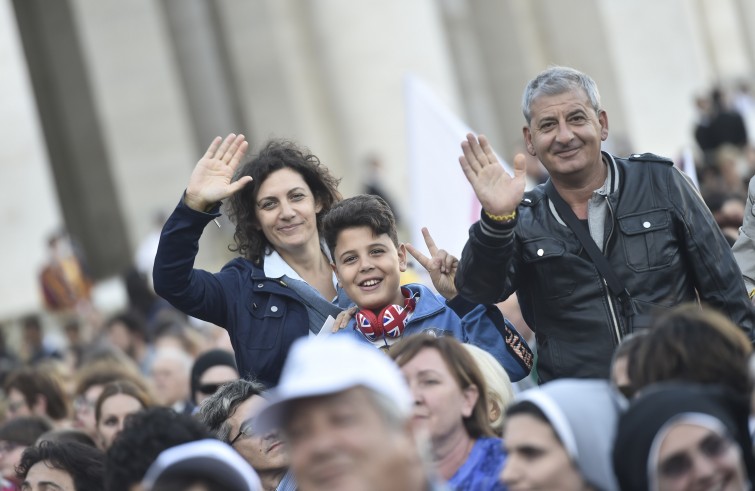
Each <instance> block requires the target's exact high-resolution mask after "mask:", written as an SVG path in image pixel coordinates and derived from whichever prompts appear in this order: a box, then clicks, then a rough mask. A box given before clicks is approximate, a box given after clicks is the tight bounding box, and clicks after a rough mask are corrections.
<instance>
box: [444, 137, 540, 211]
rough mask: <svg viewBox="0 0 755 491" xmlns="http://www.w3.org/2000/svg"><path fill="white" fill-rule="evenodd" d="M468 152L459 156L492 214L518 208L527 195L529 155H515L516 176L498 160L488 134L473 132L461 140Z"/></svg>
mask: <svg viewBox="0 0 755 491" xmlns="http://www.w3.org/2000/svg"><path fill="white" fill-rule="evenodd" d="M461 149H462V151H463V152H464V155H463V156H461V157H459V163H460V164H461V170H463V171H464V175H465V176H467V180H468V181H469V183H470V184H471V185H472V188H473V189H474V192H475V194H476V195H477V199H478V200H480V204H481V205H482V208H483V209H484V210H485V211H487V212H488V213H490V214H491V215H509V214H511V212H513V211H514V210H516V207H517V206H518V205H519V202H520V201H521V200H522V196H524V185H525V181H526V179H525V178H526V168H527V164H526V159H525V157H524V155H522V154H517V155H516V157H514V176H513V177H512V176H510V175H509V174H508V173H507V172H506V170H505V169H504V168H503V166H501V164H500V163H499V162H498V159H497V158H496V156H495V153H493V147H492V146H490V142H488V139H487V138H485V136H483V135H480V136H479V138H478V137H476V136H475V135H473V134H472V133H469V134H468V135H467V141H463V142H462V143H461Z"/></svg>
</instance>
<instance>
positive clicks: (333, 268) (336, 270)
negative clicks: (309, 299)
mask: <svg viewBox="0 0 755 491" xmlns="http://www.w3.org/2000/svg"><path fill="white" fill-rule="evenodd" d="M330 268H331V269H332V270H333V273H335V275H336V280H338V286H340V287H343V284H342V283H341V275H339V274H338V266H336V263H334V262H333V263H330Z"/></svg>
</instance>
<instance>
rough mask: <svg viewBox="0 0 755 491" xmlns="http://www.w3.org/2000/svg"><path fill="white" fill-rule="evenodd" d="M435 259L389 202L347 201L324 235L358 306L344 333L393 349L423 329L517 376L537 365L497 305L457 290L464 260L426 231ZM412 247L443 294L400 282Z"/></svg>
mask: <svg viewBox="0 0 755 491" xmlns="http://www.w3.org/2000/svg"><path fill="white" fill-rule="evenodd" d="M423 233H424V235H425V241H426V242H427V245H428V248H429V250H430V254H431V256H432V257H431V258H427V257H425V256H424V255H422V254H421V253H420V252H419V251H417V250H416V249H414V248H413V247H412V246H411V245H405V244H400V243H399V241H398V235H397V232H396V220H395V218H394V215H393V212H392V211H391V209H390V207H389V206H388V204H387V203H386V202H385V201H384V200H383V199H382V198H380V197H378V196H374V195H358V196H355V197H353V198H348V199H345V200H343V201H341V202H339V203H337V204H336V205H334V206H333V208H332V209H331V210H330V211H329V212H328V214H327V215H326V216H325V218H324V219H323V236H324V238H325V241H326V243H327V245H328V248H329V249H330V253H331V257H332V258H333V259H332V260H333V264H332V266H333V270H334V271H335V273H336V277H337V278H338V282H339V284H340V285H341V287H342V288H343V289H344V290H345V291H346V293H347V294H348V296H349V298H351V299H352V300H353V301H354V303H355V304H356V306H357V309H358V311H357V313H356V314H355V315H354V317H353V318H352V319H351V320H349V323H348V326H347V327H346V329H345V330H343V331H340V332H339V334H340V335H351V336H355V337H356V338H358V339H360V340H362V341H364V342H371V343H372V344H374V345H375V346H377V347H379V348H387V347H388V346H390V345H391V344H393V343H394V342H396V341H398V340H399V339H400V338H401V337H402V336H406V335H411V334H416V333H420V332H427V331H430V332H433V333H435V334H436V335H439V336H442V335H447V336H453V337H455V338H457V339H458V340H459V341H462V342H465V343H470V344H473V345H476V346H479V347H480V348H482V349H484V350H486V351H488V352H490V353H491V354H492V355H493V356H495V358H496V359H497V360H498V361H499V362H500V363H501V365H502V366H503V367H504V368H505V369H506V372H507V373H508V374H509V377H510V378H511V380H512V381H517V380H521V379H522V378H524V377H526V376H527V374H528V373H529V372H530V369H531V368H532V361H533V360H532V358H533V357H532V351H531V350H530V348H529V347H528V346H527V343H526V342H525V340H524V339H523V338H522V337H521V335H520V334H519V333H518V332H517V331H516V329H515V328H514V326H513V325H512V324H511V323H510V322H508V321H507V320H506V319H504V317H503V315H502V314H501V312H500V310H498V308H497V307H496V306H495V305H477V304H473V303H471V302H469V301H467V300H465V299H464V298H462V297H460V296H458V295H457V292H456V288H455V286H454V275H455V273H456V265H457V263H458V261H457V259H456V258H454V257H453V256H451V255H449V254H448V253H446V252H445V251H443V250H441V249H438V248H437V247H435V244H434V243H433V241H432V238H431V237H430V235H429V233H427V231H426V230H423ZM407 250H408V251H409V253H411V254H412V256H414V257H415V258H416V259H417V260H418V261H419V262H420V263H421V264H422V265H423V266H424V267H425V268H426V269H427V270H428V272H429V273H430V277H431V279H432V281H433V285H434V286H435V288H436V290H437V291H438V292H439V294H436V293H434V292H433V291H432V290H430V289H429V288H427V287H425V286H424V285H421V284H418V283H409V284H406V285H403V286H402V285H401V284H400V275H401V273H402V272H403V271H405V270H406V267H407Z"/></svg>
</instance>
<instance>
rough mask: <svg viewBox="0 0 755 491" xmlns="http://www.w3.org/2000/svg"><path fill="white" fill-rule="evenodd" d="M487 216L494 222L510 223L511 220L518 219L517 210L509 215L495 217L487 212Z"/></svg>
mask: <svg viewBox="0 0 755 491" xmlns="http://www.w3.org/2000/svg"><path fill="white" fill-rule="evenodd" d="M485 215H487V217H488V218H490V219H491V220H493V221H494V222H508V221H509V220H513V219H514V218H516V210H514V211H512V212H511V213H509V214H508V215H493V214H491V213H488V212H487V211H486V212H485Z"/></svg>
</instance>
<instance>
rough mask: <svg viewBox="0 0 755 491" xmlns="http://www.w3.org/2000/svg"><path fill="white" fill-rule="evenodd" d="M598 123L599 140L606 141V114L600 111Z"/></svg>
mask: <svg viewBox="0 0 755 491" xmlns="http://www.w3.org/2000/svg"><path fill="white" fill-rule="evenodd" d="M598 122H599V123H600V139H601V141H606V138H608V114H607V113H606V112H605V111H603V110H602V109H601V110H600V112H599V113H598Z"/></svg>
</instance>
